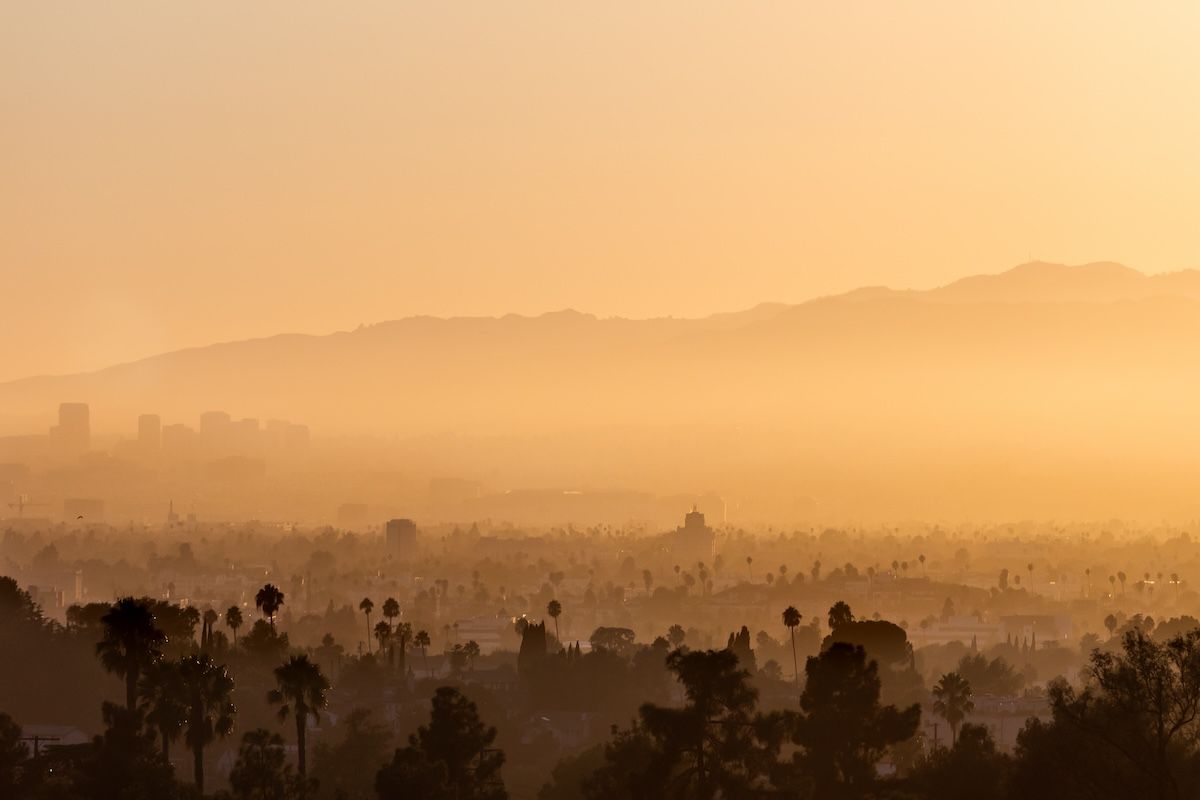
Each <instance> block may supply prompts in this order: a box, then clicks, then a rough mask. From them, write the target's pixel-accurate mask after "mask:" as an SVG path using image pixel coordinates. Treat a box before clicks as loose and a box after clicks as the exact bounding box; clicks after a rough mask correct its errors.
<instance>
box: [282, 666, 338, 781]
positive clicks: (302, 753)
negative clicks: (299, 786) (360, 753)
mask: <svg viewBox="0 0 1200 800" xmlns="http://www.w3.org/2000/svg"><path fill="white" fill-rule="evenodd" d="M275 682H276V684H277V687H278V688H275V689H272V690H271V691H270V692H268V693H267V701H268V702H269V703H271V704H272V705H278V706H279V719H280V720H285V719H287V718H288V716H289V715H291V716H292V718H293V719H295V721H296V750H297V756H298V757H297V766H298V767H299V771H300V777H301V778H304V777H305V776H306V775H307V774H308V773H307V770H306V768H305V767H306V764H307V761H306V747H305V730H306V729H307V727H308V718H309V717H312V718H313V719H314V720H316V719H320V716H321V709H323V708H324V707H325V704H326V696H327V694H328V693H329V681H328V680H327V679H326V678H325V675H324V674H323V673H322V672H321V668H320V666H318V665H317V664H315V663H314V662H312V661H309V659H308V656H292V657H291V658H289V659H288V660H287V661H285V662H284V663H283V664H281V665H280V666H278V667H276V668H275Z"/></svg>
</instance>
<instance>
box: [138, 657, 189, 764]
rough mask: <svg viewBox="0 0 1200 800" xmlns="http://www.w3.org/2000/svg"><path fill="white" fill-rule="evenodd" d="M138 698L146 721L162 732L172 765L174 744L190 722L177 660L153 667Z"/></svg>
mask: <svg viewBox="0 0 1200 800" xmlns="http://www.w3.org/2000/svg"><path fill="white" fill-rule="evenodd" d="M138 695H139V696H140V698H141V708H142V711H143V712H144V713H145V715H146V722H147V723H148V724H149V725H151V726H152V727H153V728H154V729H155V730H156V731H157V732H158V736H159V739H160V741H161V743H162V757H163V761H164V762H165V763H167V764H170V763H171V742H173V741H175V740H176V739H178V738H179V734H180V732H181V731H182V730H183V723H184V722H185V721H186V720H187V705H186V703H185V698H184V692H183V676H182V675H181V674H180V672H179V665H178V664H177V663H176V662H174V661H158V662H155V663H154V664H151V665H150V667H149V668H148V669H147V670H146V672H145V673H144V674H143V675H142V678H141V680H140V681H139V682H138Z"/></svg>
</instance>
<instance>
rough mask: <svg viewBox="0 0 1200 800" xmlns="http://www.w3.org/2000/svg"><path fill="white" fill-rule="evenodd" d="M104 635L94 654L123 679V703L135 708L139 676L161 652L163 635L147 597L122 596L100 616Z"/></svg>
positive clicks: (164, 639)
mask: <svg viewBox="0 0 1200 800" xmlns="http://www.w3.org/2000/svg"><path fill="white" fill-rule="evenodd" d="M101 623H102V624H103V625H104V638H102V639H101V640H100V641H99V642H98V643H97V644H96V655H97V656H98V657H99V658H100V663H101V664H103V665H104V668H105V669H106V670H108V671H109V672H112V673H114V674H116V675H117V676H118V677H121V678H124V679H125V707H126V709H128V710H129V711H133V710H134V709H135V708H137V690H138V679H139V678H140V677H141V675H142V673H143V672H144V671H145V670H146V669H147V668H149V667H150V665H151V664H153V663H154V662H155V661H157V660H158V659H159V658H160V657H161V656H162V651H161V649H160V648H161V647H162V645H163V644H165V643H166V641H167V637H166V635H165V634H164V633H163V632H162V631H161V630H159V629H158V627H157V626H156V625H155V624H154V612H153V611H151V609H150V603H149V601H147V600H136V599H134V598H132V597H122V598H121V599H120V600H118V601H117V602H116V603H114V604H113V607H112V608H111V609H109V611H108V613H107V614H105V615H104V617H103V618H102V619H101Z"/></svg>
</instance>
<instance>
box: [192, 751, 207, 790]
mask: <svg viewBox="0 0 1200 800" xmlns="http://www.w3.org/2000/svg"><path fill="white" fill-rule="evenodd" d="M192 770H193V774H194V775H195V778H196V789H197V790H198V791H199V792H200V794H204V748H203V747H200V746H199V745H193V746H192Z"/></svg>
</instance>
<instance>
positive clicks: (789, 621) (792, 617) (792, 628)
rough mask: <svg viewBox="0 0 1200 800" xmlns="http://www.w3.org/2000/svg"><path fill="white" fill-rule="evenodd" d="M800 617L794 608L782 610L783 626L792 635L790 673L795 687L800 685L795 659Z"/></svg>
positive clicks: (797, 660) (798, 661)
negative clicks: (797, 627) (793, 678)
mask: <svg viewBox="0 0 1200 800" xmlns="http://www.w3.org/2000/svg"><path fill="white" fill-rule="evenodd" d="M800 616H801V615H800V612H799V611H797V610H796V607H795V606H788V607H787V608H785V609H784V610H783V624H784V625H786V626H787V629H788V632H789V633H791V634H792V672H793V674H794V675H795V679H796V686H799V685H800V660H799V659H798V658H797V657H796V626H798V625H799V624H800Z"/></svg>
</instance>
